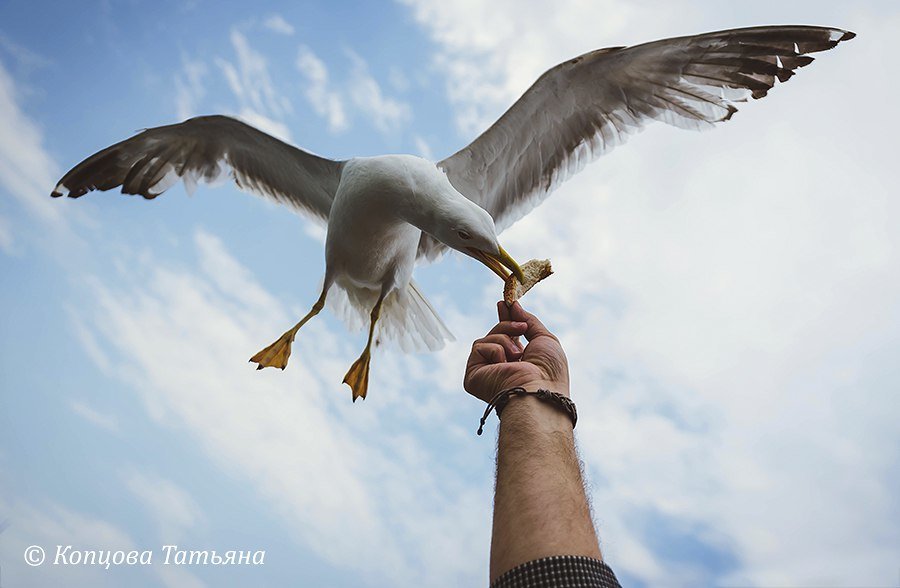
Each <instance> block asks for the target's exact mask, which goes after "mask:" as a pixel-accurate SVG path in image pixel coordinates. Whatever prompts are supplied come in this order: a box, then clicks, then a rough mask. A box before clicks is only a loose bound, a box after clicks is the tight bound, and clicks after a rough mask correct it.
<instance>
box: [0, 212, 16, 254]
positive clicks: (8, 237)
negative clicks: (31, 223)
mask: <svg viewBox="0 0 900 588" xmlns="http://www.w3.org/2000/svg"><path fill="white" fill-rule="evenodd" d="M14 244H15V237H13V232H12V226H11V225H10V222H9V219H7V218H6V217H5V216H0V250H2V251H3V253H5V254H7V255H12V254H13V246H14Z"/></svg>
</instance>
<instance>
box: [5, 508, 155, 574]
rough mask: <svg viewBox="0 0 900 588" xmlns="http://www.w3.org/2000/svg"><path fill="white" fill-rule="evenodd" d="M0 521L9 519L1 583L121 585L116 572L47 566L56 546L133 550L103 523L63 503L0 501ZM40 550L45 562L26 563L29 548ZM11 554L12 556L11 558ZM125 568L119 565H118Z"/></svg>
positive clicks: (122, 535) (116, 530)
mask: <svg viewBox="0 0 900 588" xmlns="http://www.w3.org/2000/svg"><path fill="white" fill-rule="evenodd" d="M0 513H2V515H0V518H3V517H6V516H8V517H9V519H8V522H9V527H8V528H7V529H6V530H5V531H4V533H3V535H2V537H0V541H2V543H3V545H4V547H5V549H4V552H5V553H6V554H8V555H9V557H5V558H4V561H3V581H4V585H10V586H38V585H39V586H121V585H122V581H123V575H122V570H121V569H115V568H111V569H110V570H106V569H104V568H103V567H101V566H85V565H68V566H64V565H50V563H49V562H52V561H53V560H54V559H55V557H56V546H57V545H62V546H63V548H65V547H66V546H67V545H72V546H73V547H72V548H73V549H96V550H112V551H117V550H125V551H129V550H132V549H137V547H135V544H134V541H133V540H132V539H131V537H129V535H128V534H127V533H125V532H124V531H122V530H121V529H119V528H118V527H116V526H115V525H112V524H110V523H108V522H107V521H104V520H102V519H100V518H96V517H92V516H89V515H86V514H84V513H79V512H76V511H73V510H69V509H67V508H65V507H63V506H62V505H59V504H53V503H46V504H41V505H40V506H38V505H36V504H33V503H30V502H27V501H5V500H4V499H3V498H2V497H0ZM32 545H37V546H39V547H41V548H43V549H44V551H45V553H46V557H47V560H45V561H46V562H47V563H45V564H44V565H41V566H39V567H29V566H28V565H26V564H25V561H24V558H23V557H22V554H23V553H25V549H26V548H28V547H29V546H32ZM13 555H15V557H13ZM120 567H124V566H120Z"/></svg>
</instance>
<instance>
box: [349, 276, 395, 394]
mask: <svg viewBox="0 0 900 588" xmlns="http://www.w3.org/2000/svg"><path fill="white" fill-rule="evenodd" d="M384 296H385V293H384V292H382V293H381V296H379V297H378V302H376V303H375V307H374V308H373V309H372V314H371V315H370V317H371V322H370V323H369V340H368V342H366V348H365V349H363V352H362V355H360V356H359V359H357V360H356V361H354V362H353V365H351V366H350V369H349V370H348V371H347V375H346V376H344V383H345V384H347V385H348V386H350V390H352V391H353V402H356V399H357V398H362V399H365V398H366V390H367V389H368V388H369V361H370V359H371V358H372V352H371V349H372V335H373V334H374V333H375V323H376V322H377V321H378V317H379V316H381V303H382V302H383V301H384Z"/></svg>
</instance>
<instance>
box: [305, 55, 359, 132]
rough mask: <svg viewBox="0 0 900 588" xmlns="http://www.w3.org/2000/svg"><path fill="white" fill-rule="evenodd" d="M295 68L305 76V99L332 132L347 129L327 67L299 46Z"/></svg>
mask: <svg viewBox="0 0 900 588" xmlns="http://www.w3.org/2000/svg"><path fill="white" fill-rule="evenodd" d="M296 65H297V69H298V70H299V71H300V73H302V74H303V75H304V76H305V77H306V81H307V86H306V99H307V100H308V101H309V103H310V105H311V106H312V107H313V110H314V111H315V112H316V114H318V115H319V116H321V117H323V118H324V119H325V120H326V121H327V122H328V128H329V129H330V130H331V131H333V132H339V131H343V130H345V129H347V127H348V126H349V121H348V120H347V114H346V111H345V109H344V100H343V98H342V96H341V94H340V93H339V92H337V91H335V90H334V89H333V88H332V86H331V82H330V80H329V75H328V68H327V67H325V63H324V62H323V61H322V60H321V59H319V58H318V57H317V56H316V54H315V53H313V52H312V50H311V49H310V48H309V47H306V46H304V45H301V46H300V49H299V50H298V52H297V62H296Z"/></svg>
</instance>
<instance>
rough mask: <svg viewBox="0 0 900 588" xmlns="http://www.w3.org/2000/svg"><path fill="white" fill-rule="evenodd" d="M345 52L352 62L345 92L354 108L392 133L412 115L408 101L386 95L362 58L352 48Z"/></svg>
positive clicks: (377, 125)
mask: <svg viewBox="0 0 900 588" xmlns="http://www.w3.org/2000/svg"><path fill="white" fill-rule="evenodd" d="M347 54H348V55H349V56H350V59H351V61H352V62H353V68H352V70H351V73H350V81H349V85H348V88H347V93H348V95H349V97H350V100H351V101H352V102H353V103H354V104H355V105H356V108H357V109H358V110H359V111H360V112H361V113H362V114H363V115H364V116H366V117H367V118H368V119H369V120H370V121H371V122H372V124H373V125H374V126H375V128H377V129H378V130H379V131H381V132H382V133H395V132H397V131H398V130H400V129H401V128H402V127H403V126H404V125H406V124H407V123H409V121H410V120H411V119H412V109H411V108H410V106H409V104H407V103H406V102H403V101H400V100H396V99H394V98H391V97H389V96H385V94H384V92H383V91H382V89H381V85H380V84H379V83H378V82H377V81H376V80H375V78H374V77H372V74H371V73H369V66H368V65H367V64H366V62H365V60H363V58H362V57H360V56H359V55H357V54H356V53H353V52H352V51H348V52H347Z"/></svg>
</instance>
